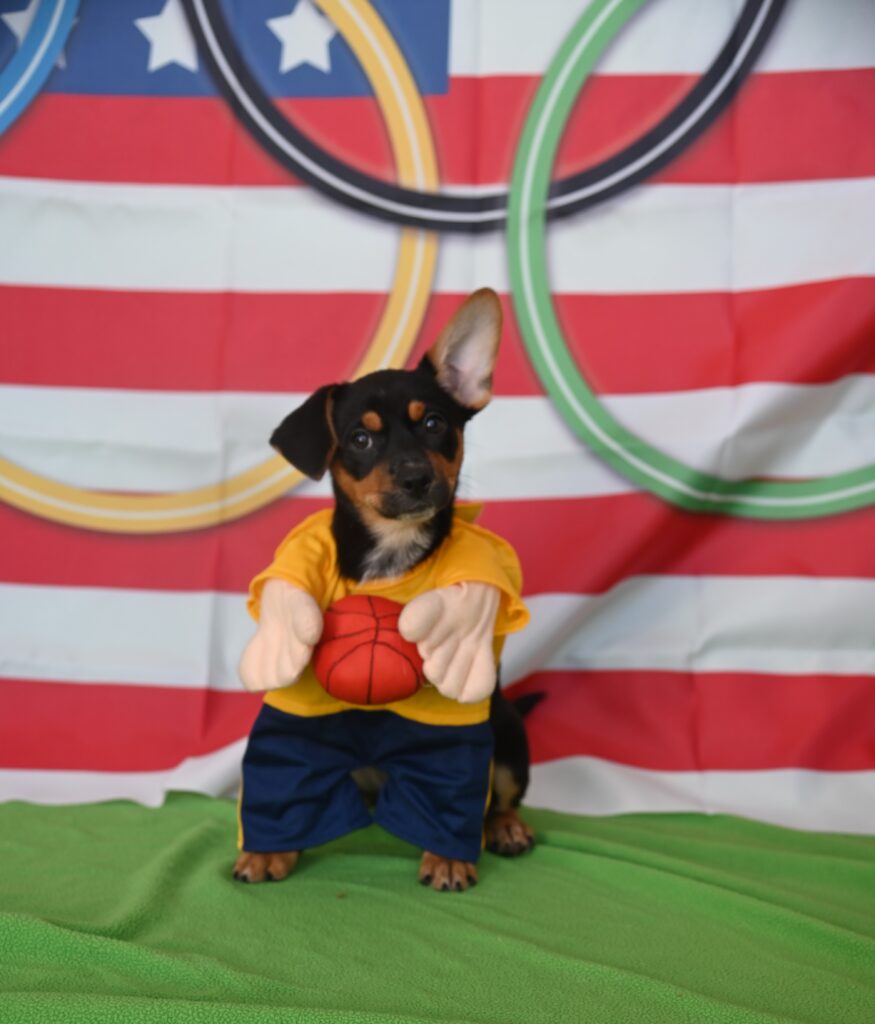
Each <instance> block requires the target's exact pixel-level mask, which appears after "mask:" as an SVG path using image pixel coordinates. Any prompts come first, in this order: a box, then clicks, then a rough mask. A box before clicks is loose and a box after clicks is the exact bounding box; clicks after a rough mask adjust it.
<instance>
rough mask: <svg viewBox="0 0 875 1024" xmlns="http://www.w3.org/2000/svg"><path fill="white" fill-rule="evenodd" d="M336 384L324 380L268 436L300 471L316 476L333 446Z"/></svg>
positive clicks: (319, 476)
mask: <svg viewBox="0 0 875 1024" xmlns="http://www.w3.org/2000/svg"><path fill="white" fill-rule="evenodd" d="M337 387H338V386H337V385H335V384H326V385H325V387H322V388H319V390H318V391H314V392H313V394H312V395H310V397H309V398H308V399H307V401H306V402H304V404H303V405H300V406H298V408H297V409H295V411H294V412H292V413H289V415H288V416H286V418H285V419H284V420H283V421H282V423H280V425H279V426H278V427H277V428H276V430H275V431H274V432H273V433H272V434H271V436H270V444H271V447H272V448H275V449H276V450H277V451H278V452H279V453H280V455H282V457H283V458H284V459H286V460H287V461H288V462H291V464H292V465H293V466H294V467H295V469H300V471H301V472H302V473H306V474H307V476H309V477H312V478H313V479H314V480H319V479H321V478H322V477H323V476H324V475H325V470H326V469H328V464H329V463H330V462H331V460H332V458H333V457H334V452H335V451H336V449H337V434H336V433H335V430H334V420H333V418H332V406H333V404H334V395H335V392H336V391H337Z"/></svg>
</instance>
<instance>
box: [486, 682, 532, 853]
mask: <svg viewBox="0 0 875 1024" xmlns="http://www.w3.org/2000/svg"><path fill="white" fill-rule="evenodd" d="M530 703H531V706H532V707H533V706H534V704H536V703H537V700H535V701H533V702H530ZM527 710H529V707H528V706H526V707H523V708H520V707H518V706H517V705H516V704H514V703H512V702H511V701H509V700H507V698H506V697H504V696H503V695H502V693H501V690H500V689H496V691H495V693H494V694H493V697H492V706H491V708H490V716H489V721H490V724H491V725H492V732H493V735H494V737H495V769H494V774H493V779H492V798H491V801H490V805H489V812H488V814H487V816H486V822H485V826H484V827H485V833H486V849H487V850H489V851H490V852H491V853H497V854H500V855H501V856H502V857H517V856H519V854H521V853H525V852H526V851H527V850H531V848H532V847H533V846H534V845H535V834H534V832H533V831H532V829H531V828H530V826H529V825H527V824H526V823H525V821H523V819H522V818H521V817H520V815H519V812H518V810H517V808H518V807H519V805H520V801H521V800H522V798H523V796H525V792H526V789H527V788H528V785H529V742H528V739H527V737H526V729H525V725H524V724H523V714H524V713H525V712H526V711H527Z"/></svg>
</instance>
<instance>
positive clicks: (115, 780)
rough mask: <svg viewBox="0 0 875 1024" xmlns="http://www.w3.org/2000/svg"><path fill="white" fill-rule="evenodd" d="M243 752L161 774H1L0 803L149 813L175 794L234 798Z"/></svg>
mask: <svg viewBox="0 0 875 1024" xmlns="http://www.w3.org/2000/svg"><path fill="white" fill-rule="evenodd" d="M245 747H246V740H238V741H237V742H236V743H232V744H231V745H230V746H227V747H222V748H221V749H220V750H216V751H213V752H212V753H209V754H204V755H203V756H201V757H187V758H186V759H185V760H184V761H181V762H180V763H179V764H178V765H176V767H174V768H169V769H167V770H165V771H159V772H83V771H68V770H67V769H66V768H65V769H64V770H63V771H18V770H16V771H11V770H0V801H3V800H27V801H29V802H30V803H35V804H85V803H101V802H103V801H104V800H135V801H136V802H137V803H140V804H145V805H146V807H160V806H161V804H162V803H164V797H165V796H166V795H167V794H168V793H169V792H172V791H173V790H177V791H179V790H182V791H184V792H186V793H206V794H208V795H209V796H228V797H236V796H237V792H238V790H239V788H240V764H241V762H242V760H243V751H244V749H245ZM234 838H236V837H232V839H231V842H232V843H233V841H234Z"/></svg>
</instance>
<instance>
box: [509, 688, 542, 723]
mask: <svg viewBox="0 0 875 1024" xmlns="http://www.w3.org/2000/svg"><path fill="white" fill-rule="evenodd" d="M546 696H547V694H546V693H544V691H543V690H536V691H535V692H534V693H524V694H523V695H522V697H516V698H514V700H513V706H514V707H515V708H516V709H517V711H519V713H520V714H521V715H522V716H523V718H526V717H527V716H528V715H529V714H530V713H531V712H532V711H534V709H535V708H536V707H537V706H538V705H539V704H540V703H541V701H542V700H543V699H544V698H545V697H546Z"/></svg>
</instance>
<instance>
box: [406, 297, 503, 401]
mask: <svg viewBox="0 0 875 1024" xmlns="http://www.w3.org/2000/svg"><path fill="white" fill-rule="evenodd" d="M500 340H501V303H500V302H499V301H498V296H497V295H496V294H495V292H494V291H493V290H492V289H491V288H481V289H480V290H479V291H476V292H474V294H473V295H470V296H468V298H467V299H466V300H465V301H464V302H463V303H462V305H461V306H460V307H459V309H458V311H457V312H456V315H455V316H454V317H453V319H452V320H450V322H449V323H448V324H447V326H446V327H445V328H444V329H443V330H442V331H441V333H440V336H439V337H438V339H437V341H436V342H435V343H434V345H432V347H431V348H430V349H429V350H428V353H427V354H426V355H425V357H424V359H423V362H426V361H428V362H429V363H430V364H431V366H432V368H433V369H434V372H435V374H436V376H437V380H438V384H440V386H441V387H442V388H443V389H444V391H447V392H449V394H451V395H452V396H453V398H455V400H456V401H457V402H458V403H459V405H461V406H464V407H465V408H466V409H470V410H471V411H472V412H479V411H480V410H481V409H482V408H483V407H484V406H485V405H486V404H487V403H488V402H489V400H490V398H492V372H493V370H494V369H495V360H496V358H497V356H498V343H499V341H500Z"/></svg>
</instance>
